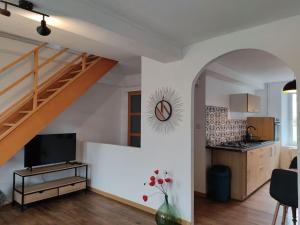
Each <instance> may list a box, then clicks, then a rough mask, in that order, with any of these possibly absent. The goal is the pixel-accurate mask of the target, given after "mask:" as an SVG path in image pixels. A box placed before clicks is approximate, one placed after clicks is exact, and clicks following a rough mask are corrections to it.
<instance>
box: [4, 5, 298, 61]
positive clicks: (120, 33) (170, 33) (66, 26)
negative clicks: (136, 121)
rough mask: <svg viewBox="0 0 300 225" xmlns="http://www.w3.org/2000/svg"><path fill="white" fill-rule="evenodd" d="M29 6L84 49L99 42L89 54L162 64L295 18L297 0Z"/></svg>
mask: <svg viewBox="0 0 300 225" xmlns="http://www.w3.org/2000/svg"><path fill="white" fill-rule="evenodd" d="M10 1H12V2H15V3H17V2H18V0H10ZM32 1H33V2H34V3H35V5H36V7H37V9H40V10H43V11H45V12H47V13H49V14H50V15H51V18H50V19H48V21H49V23H50V22H51V21H54V22H53V23H51V25H52V26H53V27H55V28H57V29H60V30H62V31H66V32H69V33H72V34H73V36H74V38H75V36H79V37H80V38H83V41H82V43H83V45H85V46H86V45H88V44H89V42H87V43H84V41H85V42H86V40H87V39H88V40H90V41H91V43H97V42H99V43H100V44H99V47H98V48H97V47H96V48H95V47H94V46H93V47H91V49H94V51H98V52H100V51H101V49H100V46H101V48H105V49H108V50H109V49H110V48H111V49H112V51H115V50H116V49H119V50H120V53H121V54H123V53H126V52H127V53H128V54H133V55H139V56H146V57H149V58H152V59H155V60H158V61H162V62H170V61H174V60H178V59H180V58H182V49H183V47H185V46H186V45H188V44H191V43H194V42H198V41H201V40H205V39H209V38H211V37H215V36H219V35H222V34H225V33H230V32H233V31H237V30H240V29H245V28H249V27H253V26H257V25H261V24H265V23H268V22H271V21H274V20H279V19H282V18H286V17H291V16H294V15H297V14H300V1H299V0H288V1H285V0H63V1H59V0H53V1H49V0H32ZM22 16H23V17H27V18H28V17H30V16H28V15H22ZM35 19H36V18H35ZM37 20H40V18H38V19H37ZM24 22H25V21H18V23H24ZM1 23H2V17H0V24H1ZM34 28H35V27H34ZM0 29H3V28H0ZM15 30H16V29H15ZM4 31H6V30H5V29H4ZM16 32H17V31H16ZM33 32H34V31H33ZM58 42H63V41H60V40H59V39H58ZM108 55H109V54H108ZM115 58H118V56H117V55H116V57H115Z"/></svg>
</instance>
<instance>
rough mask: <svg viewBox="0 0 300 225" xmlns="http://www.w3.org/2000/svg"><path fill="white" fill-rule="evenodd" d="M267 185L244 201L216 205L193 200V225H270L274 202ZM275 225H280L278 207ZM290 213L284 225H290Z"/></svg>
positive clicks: (280, 216)
mask: <svg viewBox="0 0 300 225" xmlns="http://www.w3.org/2000/svg"><path fill="white" fill-rule="evenodd" d="M269 187H270V184H269V183H267V184H266V185H264V186H263V187H262V188H260V189H259V190H258V191H257V192H255V193H254V194H253V195H252V196H250V197H249V198H248V199H247V200H246V201H243V202H238V201H230V202H228V203H218V202H214V201H211V200H209V199H205V198H200V197H196V198H195V225H270V224H271V223H272V218H273V215H274V211H275V207H276V201H275V200H274V199H272V198H271V196H270V195H269ZM280 208H281V209H280V211H279V215H278V219H277V223H276V225H281V219H282V207H280ZM292 224H293V223H292V213H291V210H289V212H288V216H287V221H286V225H292Z"/></svg>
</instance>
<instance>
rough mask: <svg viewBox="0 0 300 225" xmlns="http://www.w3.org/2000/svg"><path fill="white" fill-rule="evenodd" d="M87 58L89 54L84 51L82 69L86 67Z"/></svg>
mask: <svg viewBox="0 0 300 225" xmlns="http://www.w3.org/2000/svg"><path fill="white" fill-rule="evenodd" d="M86 58H87V54H86V53H83V54H82V70H85V69H86Z"/></svg>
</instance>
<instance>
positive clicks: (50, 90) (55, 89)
mask: <svg viewBox="0 0 300 225" xmlns="http://www.w3.org/2000/svg"><path fill="white" fill-rule="evenodd" d="M57 90H59V88H51V89H48V90H47V92H56V91H57Z"/></svg>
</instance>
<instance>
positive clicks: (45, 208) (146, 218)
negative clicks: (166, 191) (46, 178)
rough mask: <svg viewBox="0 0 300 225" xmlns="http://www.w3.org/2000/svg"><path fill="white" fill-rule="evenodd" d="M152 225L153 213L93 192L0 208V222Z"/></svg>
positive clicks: (3, 224)
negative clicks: (22, 205) (29, 205)
mask: <svg viewBox="0 0 300 225" xmlns="http://www.w3.org/2000/svg"><path fill="white" fill-rule="evenodd" d="M137 224H140V225H155V222H154V218H153V215H150V214H147V213H144V212H141V211H139V210H136V209H133V208H131V207H128V206H125V205H122V204H119V203H117V202H115V201H112V200H109V199H106V198H103V197H101V196H99V195H97V194H94V193H92V192H88V193H87V194H85V193H78V194H73V195H72V196H66V197H64V198H63V199H52V200H48V201H45V202H41V203H39V204H36V205H33V206H31V207H29V208H28V209H26V210H25V211H24V212H20V210H19V208H18V207H17V206H15V207H13V206H11V205H9V206H4V207H2V208H1V209H0V225H137Z"/></svg>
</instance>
